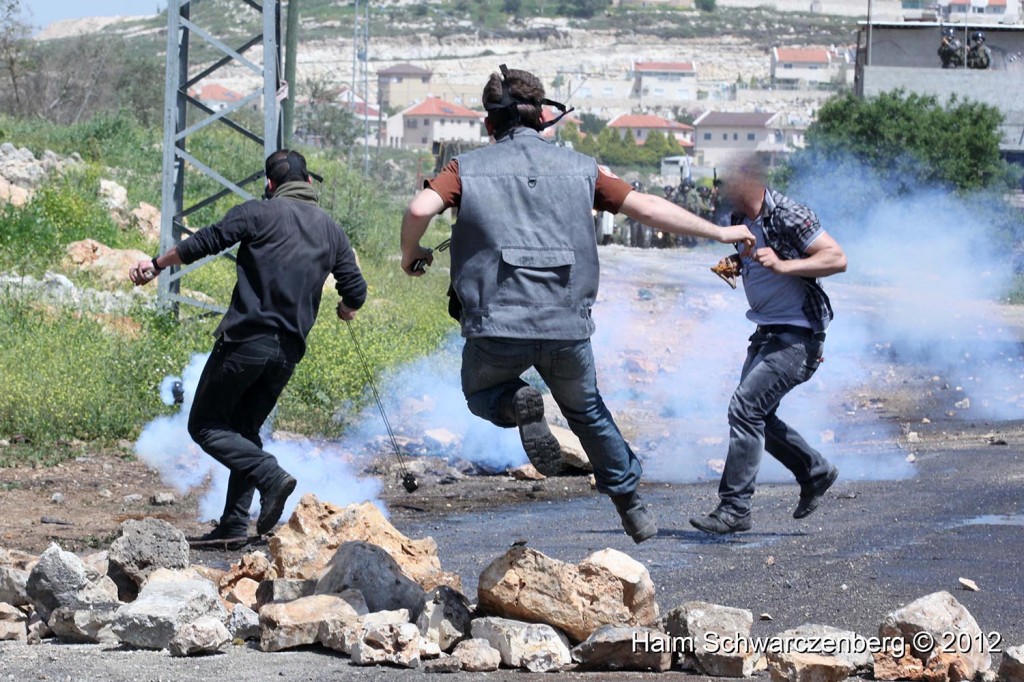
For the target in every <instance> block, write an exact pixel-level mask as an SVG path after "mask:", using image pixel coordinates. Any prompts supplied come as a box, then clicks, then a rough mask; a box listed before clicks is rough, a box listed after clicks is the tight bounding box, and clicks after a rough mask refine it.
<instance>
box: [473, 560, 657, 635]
mask: <svg viewBox="0 0 1024 682" xmlns="http://www.w3.org/2000/svg"><path fill="white" fill-rule="evenodd" d="M478 600H479V604H480V606H479V608H480V610H482V611H483V612H485V613H488V614H493V615H496V616H501V617H503V618H512V619H517V620H525V621H531V622H538V623H548V624H549V625H552V626H554V627H556V628H558V629H560V630H562V631H563V632H565V633H566V634H567V635H568V636H569V638H570V639H571V640H573V641H575V642H581V641H583V640H585V639H586V638H587V637H589V636H590V635H591V633H593V632H594V631H595V630H596V629H597V628H599V627H601V626H602V625H608V624H612V625H638V626H649V625H652V624H654V623H655V622H657V620H658V605H657V603H656V602H655V600H654V583H653V582H651V577H650V574H649V573H648V572H647V569H646V568H644V566H643V564H641V563H639V562H637V561H635V560H633V559H631V558H630V557H629V556H627V555H625V554H623V553H622V552H619V551H617V550H614V549H605V550H602V551H600V552H595V553H594V554H591V555H590V556H589V557H587V558H585V559H584V560H583V561H581V562H580V563H579V565H573V564H567V563H564V562H562V561H558V560H557V559H552V558H550V557H548V556H545V555H544V554H541V553H540V552H538V551H536V550H534V549H530V548H529V547H513V548H511V549H510V550H509V551H508V552H506V553H505V554H504V555H503V556H501V557H499V558H497V559H495V560H494V561H493V562H492V563H491V564H490V565H489V566H488V567H487V568H485V569H484V572H483V573H482V574H481V576H480V582H479V588H478Z"/></svg>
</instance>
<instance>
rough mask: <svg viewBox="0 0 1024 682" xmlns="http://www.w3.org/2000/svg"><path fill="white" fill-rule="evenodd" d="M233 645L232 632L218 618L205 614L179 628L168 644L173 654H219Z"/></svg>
mask: <svg viewBox="0 0 1024 682" xmlns="http://www.w3.org/2000/svg"><path fill="white" fill-rule="evenodd" d="M229 646H231V633H230V632H228V629H227V627H225V625H224V623H222V622H221V621H220V620H218V619H217V618H214V617H212V616H203V617H202V618H197V619H196V620H194V621H193V622H191V623H186V624H185V625H183V626H182V627H180V628H179V629H178V631H177V632H176V633H175V634H174V637H173V638H171V642H170V644H169V645H168V646H167V648H168V650H170V652H171V656H199V655H204V654H219V653H223V652H224V651H227V649H228V647H229Z"/></svg>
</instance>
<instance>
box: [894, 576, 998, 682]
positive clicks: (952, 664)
mask: <svg viewBox="0 0 1024 682" xmlns="http://www.w3.org/2000/svg"><path fill="white" fill-rule="evenodd" d="M921 633H925V634H923V635H922V634H921ZM878 636H879V638H880V639H881V640H882V641H883V642H884V641H893V640H894V639H897V638H898V640H899V641H902V642H905V643H906V648H907V651H906V652H905V655H903V656H899V653H901V652H899V651H893V650H890V651H882V652H877V653H875V654H874V659H875V668H874V670H875V679H878V680H927V682H957V681H959V680H971V679H974V676H975V674H977V673H979V672H984V671H986V670H988V669H989V668H990V667H991V666H992V657H991V655H990V654H989V652H988V639H987V638H986V637H985V635H984V633H982V631H981V628H979V627H978V623H977V621H976V620H974V616H972V615H971V614H970V613H969V612H968V611H967V609H966V608H964V606H963V605H962V604H960V602H958V601H957V600H956V599H955V598H953V595H951V594H950V593H948V592H936V593H934V594H930V595H928V596H926V597H921V598H920V599H918V600H916V601H913V602H911V603H910V604H907V605H906V606H904V607H903V608H902V609H899V610H897V611H893V612H892V613H890V614H889V615H888V616H886V617H885V620H884V621H882V624H881V626H879V628H878ZM915 636H916V637H915ZM922 643H924V644H927V645H928V646H924V647H922V646H921V644H922Z"/></svg>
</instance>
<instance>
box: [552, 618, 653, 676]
mask: <svg viewBox="0 0 1024 682" xmlns="http://www.w3.org/2000/svg"><path fill="white" fill-rule="evenodd" d="M572 660H574V661H576V662H577V663H579V665H580V667H581V668H584V669H587V670H652V671H654V672H665V671H666V670H668V669H669V668H671V667H672V647H671V643H670V642H669V637H668V635H666V634H665V633H664V632H660V631H658V630H654V629H652V628H625V627H620V626H618V625H602V626H601V627H599V628H598V629H597V630H595V631H594V633H593V634H592V635H590V637H587V639H586V640H584V641H583V642H582V643H580V644H579V645H577V646H576V648H574V649H573V650H572Z"/></svg>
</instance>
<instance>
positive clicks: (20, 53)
mask: <svg viewBox="0 0 1024 682" xmlns="http://www.w3.org/2000/svg"><path fill="white" fill-rule="evenodd" d="M31 33H32V27H31V26H30V25H29V24H28V23H27V22H26V21H25V20H24V19H22V7H21V0H0V70H2V71H3V73H4V75H6V76H7V80H8V82H9V83H10V85H11V89H10V93H9V96H10V98H11V99H12V102H11V103H10V108H11V109H12V110H13V113H16V114H22V113H24V111H25V107H26V101H25V97H24V93H23V92H22V90H23V89H24V88H23V83H22V81H23V79H24V76H25V71H27V70H28V68H29V64H30V62H31V60H30V58H29V53H30V47H31V45H30V41H29V36H30V35H31Z"/></svg>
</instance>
